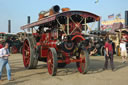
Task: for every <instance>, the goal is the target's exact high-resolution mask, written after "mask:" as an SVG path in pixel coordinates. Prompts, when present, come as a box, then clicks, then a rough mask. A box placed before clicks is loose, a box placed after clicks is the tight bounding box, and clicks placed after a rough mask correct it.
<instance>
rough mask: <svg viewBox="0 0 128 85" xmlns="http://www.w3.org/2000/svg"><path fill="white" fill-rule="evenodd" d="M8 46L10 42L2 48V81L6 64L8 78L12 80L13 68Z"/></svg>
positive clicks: (0, 60) (0, 51)
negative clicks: (9, 59)
mask: <svg viewBox="0 0 128 85" xmlns="http://www.w3.org/2000/svg"><path fill="white" fill-rule="evenodd" d="M8 46H9V45H8V43H5V45H4V47H3V48H2V49H0V82H2V80H1V76H2V70H3V68H4V66H6V70H7V77H8V80H9V81H10V80H11V69H10V65H9V63H8V56H10V54H9V50H8Z"/></svg>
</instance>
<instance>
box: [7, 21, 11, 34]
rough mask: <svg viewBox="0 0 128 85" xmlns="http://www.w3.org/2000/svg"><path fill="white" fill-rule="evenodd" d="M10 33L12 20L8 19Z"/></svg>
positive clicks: (9, 31)
mask: <svg viewBox="0 0 128 85" xmlns="http://www.w3.org/2000/svg"><path fill="white" fill-rule="evenodd" d="M8 33H11V20H8Z"/></svg>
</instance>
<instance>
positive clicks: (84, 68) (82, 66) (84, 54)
mask: <svg viewBox="0 0 128 85" xmlns="http://www.w3.org/2000/svg"><path fill="white" fill-rule="evenodd" d="M76 59H79V60H80V62H77V63H76V66H77V69H78V71H79V72H80V73H82V74H85V73H87V72H88V69H89V54H88V51H87V50H86V49H85V48H84V49H81V50H80V52H79V56H77V57H76Z"/></svg>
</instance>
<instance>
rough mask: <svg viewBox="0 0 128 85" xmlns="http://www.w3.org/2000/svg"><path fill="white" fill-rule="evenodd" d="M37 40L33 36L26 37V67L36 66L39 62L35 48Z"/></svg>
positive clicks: (24, 51) (24, 46) (24, 60)
mask: <svg viewBox="0 0 128 85" xmlns="http://www.w3.org/2000/svg"><path fill="white" fill-rule="evenodd" d="M35 43H36V42H35V41H34V38H33V37H29V38H26V39H25V40H24V44H23V50H22V55H23V63H24V67H25V68H28V69H33V68H36V66H37V63H38V58H37V57H38V56H37V53H36V51H35V49H34V45H35Z"/></svg>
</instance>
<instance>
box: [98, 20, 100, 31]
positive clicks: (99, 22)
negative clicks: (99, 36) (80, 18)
mask: <svg viewBox="0 0 128 85" xmlns="http://www.w3.org/2000/svg"><path fill="white" fill-rule="evenodd" d="M98 30H100V20H99V21H98Z"/></svg>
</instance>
